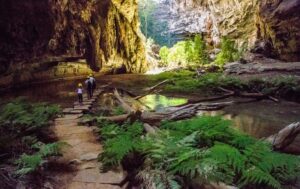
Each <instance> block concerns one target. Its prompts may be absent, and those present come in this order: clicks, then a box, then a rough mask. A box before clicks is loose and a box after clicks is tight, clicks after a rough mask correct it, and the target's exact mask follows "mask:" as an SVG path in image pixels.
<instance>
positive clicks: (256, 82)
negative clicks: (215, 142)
mask: <svg viewBox="0 0 300 189" xmlns="http://www.w3.org/2000/svg"><path fill="white" fill-rule="evenodd" d="M149 77H150V80H152V81H153V82H157V81H162V80H165V79H171V80H172V81H173V82H172V83H170V84H167V85H165V87H164V92H180V93H191V92H194V93H198V92H199V91H201V92H208V93H211V92H212V93H213V92H217V91H219V89H218V88H219V87H223V88H227V89H231V90H241V91H249V92H251V91H252V92H253V91H254V92H257V91H259V92H261V93H263V94H268V95H274V96H280V97H285V96H289V94H293V93H295V94H296V93H297V94H299V91H298V90H299V80H298V79H297V78H296V77H294V76H277V77H272V78H251V79H244V80H241V79H240V78H238V77H236V76H226V75H223V74H222V73H206V74H203V75H201V76H197V75H196V73H195V72H192V71H188V70H181V71H176V72H164V73H161V74H158V75H152V76H149Z"/></svg>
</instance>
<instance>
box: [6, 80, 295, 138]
mask: <svg viewBox="0 0 300 189" xmlns="http://www.w3.org/2000/svg"><path fill="white" fill-rule="evenodd" d="M80 82H84V79H82V80H70V81H61V82H53V83H45V84H39V85H34V86H29V87H27V88H26V89H22V90H21V89H20V90H12V91H10V92H7V93H3V94H1V96H0V104H1V103H3V102H5V101H9V100H11V99H14V98H16V97H19V96H27V97H28V100H29V101H32V102H39V101H47V102H50V103H58V104H60V105H61V106H62V107H70V106H72V105H73V102H74V101H75V100H77V96H76V93H75V90H76V87H77V84H78V83H80ZM108 95H109V94H108ZM110 95H111V94H110ZM105 99H107V98H105ZM100 100H101V99H100ZM102 100H104V99H102ZM141 101H142V103H143V104H145V105H146V106H148V107H149V108H150V109H153V110H156V111H162V110H163V108H165V107H168V106H176V105H180V104H184V103H186V101H187V99H185V98H173V97H166V96H162V95H156V94H151V95H148V96H145V97H144V98H142V99H141ZM199 115H221V116H223V117H224V118H225V119H230V120H232V121H233V127H235V128H237V129H238V130H241V131H243V132H245V133H248V134H250V135H252V136H255V137H257V138H261V137H266V136H269V135H271V134H274V133H276V132H278V131H279V130H280V129H282V128H283V127H285V126H286V125H288V124H290V123H292V122H295V121H300V105H299V104H297V103H292V102H285V101H282V102H280V103H274V102H271V101H260V102H254V103H248V104H239V105H233V106H229V107H226V108H224V109H223V110H221V111H203V112H199Z"/></svg>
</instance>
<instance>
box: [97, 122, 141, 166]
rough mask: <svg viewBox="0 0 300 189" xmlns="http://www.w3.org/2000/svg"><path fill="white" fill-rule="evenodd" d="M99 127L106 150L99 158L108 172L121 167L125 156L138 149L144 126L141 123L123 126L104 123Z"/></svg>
mask: <svg viewBox="0 0 300 189" xmlns="http://www.w3.org/2000/svg"><path fill="white" fill-rule="evenodd" d="M99 125H100V134H101V136H102V138H103V139H104V141H105V142H104V148H105V149H106V150H105V151H104V152H103V153H101V154H100V156H99V160H100V161H101V162H102V168H103V169H104V170H106V169H109V168H112V167H116V166H119V165H120V163H121V161H122V160H123V159H124V158H125V156H126V155H127V154H128V153H130V152H132V151H134V150H135V149H136V147H137V145H138V144H139V142H138V141H139V137H140V135H142V133H143V126H142V124H141V123H139V122H135V123H133V124H128V123H125V124H123V125H122V126H118V125H116V124H111V123H108V122H106V123H105V122H102V123H99Z"/></svg>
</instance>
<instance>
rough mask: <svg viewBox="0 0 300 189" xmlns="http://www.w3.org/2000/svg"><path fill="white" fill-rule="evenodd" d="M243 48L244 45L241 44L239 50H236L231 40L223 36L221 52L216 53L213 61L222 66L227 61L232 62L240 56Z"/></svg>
mask: <svg viewBox="0 0 300 189" xmlns="http://www.w3.org/2000/svg"><path fill="white" fill-rule="evenodd" d="M245 50H246V48H245V46H243V47H242V48H241V50H238V48H237V47H236V44H235V42H234V41H233V40H231V39H228V38H227V37H223V38H222V42H221V52H219V53H218V54H217V57H216V59H215V61H214V63H216V64H217V65H219V66H224V65H225V64H226V63H227V62H234V61H236V60H238V59H240V58H241V56H242V54H243V53H244V51H245Z"/></svg>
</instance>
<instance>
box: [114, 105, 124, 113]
mask: <svg viewBox="0 0 300 189" xmlns="http://www.w3.org/2000/svg"><path fill="white" fill-rule="evenodd" d="M125 113H126V111H125V110H124V109H123V108H122V107H120V106H118V107H116V108H114V109H113V110H112V114H113V115H123V114H125Z"/></svg>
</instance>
